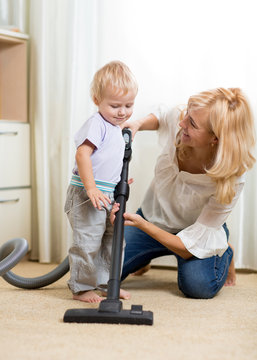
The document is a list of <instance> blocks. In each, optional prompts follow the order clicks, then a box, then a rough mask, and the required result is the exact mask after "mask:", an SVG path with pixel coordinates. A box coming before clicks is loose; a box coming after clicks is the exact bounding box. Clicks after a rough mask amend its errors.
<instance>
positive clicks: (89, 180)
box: [65, 61, 137, 303]
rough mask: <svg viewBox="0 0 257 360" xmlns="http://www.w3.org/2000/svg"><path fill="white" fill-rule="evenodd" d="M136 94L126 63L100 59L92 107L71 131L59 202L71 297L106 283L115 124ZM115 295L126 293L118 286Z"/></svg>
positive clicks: (120, 147)
mask: <svg viewBox="0 0 257 360" xmlns="http://www.w3.org/2000/svg"><path fill="white" fill-rule="evenodd" d="M136 95H137V82H136V80H135V78H134V76H133V74H132V73H131V71H130V69H129V68H128V67H127V66H126V65H125V64H123V63H122V62H120V61H112V62H110V63H108V64H106V65H105V66H103V67H102V68H101V69H99V70H98V71H97V72H96V74H95V76H94V79H93V82H92V86H91V96H92V100H93V101H94V103H95V105H96V106H97V107H98V111H97V112H96V113H95V114H93V115H92V116H91V117H90V118H89V119H88V120H87V121H86V122H85V123H84V124H83V126H82V127H81V128H80V129H79V130H78V132H77V133H76V134H75V139H74V140H75V145H76V148H77V151H76V157H75V159H76V161H75V165H74V169H73V171H72V177H71V182H70V185H69V187H68V191H67V198H66V203H65V212H66V213H67V216H68V219H69V221H70V224H71V227H72V230H73V244H72V246H71V248H70V249H69V263H70V279H69V281H68V286H69V288H70V290H71V291H72V293H73V299H74V300H79V301H85V302H90V303H98V302H100V301H101V300H102V297H101V296H99V294H98V293H97V292H96V291H95V290H102V291H104V290H106V288H107V282H108V280H109V268H110V261H111V248H112V239H113V226H112V225H111V223H110V219H109V215H110V211H111V208H112V204H113V201H114V194H113V192H114V188H115V186H116V184H117V183H118V182H119V180H120V174H121V170H122V165H123V157H124V150H125V142H124V139H123V136H122V131H121V127H120V126H121V125H122V124H123V123H124V122H125V121H126V120H128V119H129V118H130V117H131V115H132V113H133V106H134V101H135V97H136ZM120 296H121V297H122V298H124V299H127V298H129V297H130V295H129V293H128V292H126V291H124V290H121V291H120Z"/></svg>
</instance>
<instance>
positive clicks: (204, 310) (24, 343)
mask: <svg viewBox="0 0 257 360" xmlns="http://www.w3.org/2000/svg"><path fill="white" fill-rule="evenodd" d="M53 268H54V265H42V264H37V263H33V262H22V263H21V264H19V265H18V266H17V267H16V268H15V269H14V272H16V273H17V274H19V275H22V276H26V277H34V276H39V275H42V274H45V273H47V272H49V271H50V270H52V269H53ZM176 276H177V273H176V270H170V269H169V270H167V269H156V268H154V269H151V270H150V271H149V272H148V273H147V274H145V275H143V276H141V277H133V276H131V277H129V278H128V279H127V280H126V281H125V282H124V283H123V288H125V289H127V290H129V291H130V292H131V294H132V299H131V301H124V302H123V304H124V306H123V307H124V309H129V308H130V306H131V304H142V305H143V306H144V310H151V311H153V312H154V325H153V326H138V325H109V324H67V323H63V321H62V318H63V314H64V312H65V310H66V309H68V308H75V307H77V308H82V307H88V308H90V307H97V306H96V305H88V304H83V303H81V302H76V301H73V300H72V299H71V294H70V292H69V290H68V289H67V287H66V281H67V278H68V274H67V275H66V276H65V277H63V278H62V279H60V280H59V281H58V282H56V283H55V284H52V285H50V286H48V287H47V288H44V289H39V290H22V289H18V288H15V287H13V286H11V285H9V284H7V283H6V282H5V281H4V280H3V279H2V278H1V279H0V292H1V314H0V316H1V318H0V321H1V327H0V333H1V334H0V336H1V337H0V343H1V350H0V359H6V360H12V359H15V360H23V359H26V360H30V359H33V360H35V359H36V360H40V359H49V360H59V359H60V360H65V359H70V360H73V359H75V360H76V359H85V360H91V359H100V360H101V359H104V360H109V359H113V360H116V359H122V360H123V359H125V360H127V359H132V360H137V359H140V360H143V359H149V360H151V359H169V360H170V359H176V360H180V359H183V360H184V359H190V360H191V359H197V360H201V359H205V360H206V359H208V360H209V359H210V360H216V359H219V360H226V359H229V360H230V359H233V360H237V359H238V360H244V359H247V360H254V359H257V274H256V273H253V274H251V273H239V274H238V277H237V286H236V287H231V288H223V289H222V290H221V292H220V293H219V295H218V296H216V297H215V298H214V299H212V300H192V299H188V298H185V297H183V295H182V294H181V293H180V292H179V290H178V288H177V284H176Z"/></svg>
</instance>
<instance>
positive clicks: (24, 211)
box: [0, 188, 31, 244]
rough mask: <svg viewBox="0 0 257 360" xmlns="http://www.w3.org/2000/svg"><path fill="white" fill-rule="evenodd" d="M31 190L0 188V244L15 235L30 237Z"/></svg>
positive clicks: (28, 238) (28, 239)
mask: <svg viewBox="0 0 257 360" xmlns="http://www.w3.org/2000/svg"><path fill="white" fill-rule="evenodd" d="M30 214H31V190H30V189H29V188H24V189H11V190H0V219H1V221H0V223H1V235H0V244H3V243H5V242H6V241H7V240H9V239H13V238H16V237H19V238H20V237H22V238H25V239H26V240H27V241H28V242H30V238H31V230H30V229H31V216H30Z"/></svg>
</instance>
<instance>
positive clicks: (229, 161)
mask: <svg viewBox="0 0 257 360" xmlns="http://www.w3.org/2000/svg"><path fill="white" fill-rule="evenodd" d="M187 108H188V109H194V110H195V109H204V110H207V111H208V114H209V118H208V121H209V129H210V131H211V132H213V133H214V135H215V136H216V137H217V138H218V143H217V150H216V155H215V158H214V162H213V164H212V166H211V167H210V168H209V169H206V174H207V175H208V176H210V177H211V178H212V179H213V180H214V181H215V183H216V185H217V186H216V199H217V201H218V202H220V203H222V204H229V203H231V201H232V199H233V197H234V195H235V183H236V178H237V177H239V176H241V175H242V174H243V173H244V172H246V171H247V170H249V169H251V168H252V166H253V165H254V162H255V158H254V156H253V155H252V153H251V151H252V150H253V147H254V145H255V129H254V120H253V116H252V112H251V109H250V106H249V104H248V102H247V100H246V98H245V96H244V95H243V93H242V91H241V89H238V88H229V89H224V88H217V89H214V90H209V91H203V92H201V93H200V94H198V95H195V96H191V97H190V98H189V101H188V105H187ZM183 116H184V113H181V118H183ZM178 139H179V136H178ZM178 147H180V145H178ZM181 147H182V149H181V154H186V153H187V151H186V150H187V149H186V146H183V145H182V146H181ZM183 147H185V148H184V149H183Z"/></svg>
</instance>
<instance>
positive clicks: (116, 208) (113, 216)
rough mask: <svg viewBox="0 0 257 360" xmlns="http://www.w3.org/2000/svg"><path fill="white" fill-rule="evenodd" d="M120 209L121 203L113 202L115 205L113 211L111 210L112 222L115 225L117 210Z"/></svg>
mask: <svg viewBox="0 0 257 360" xmlns="http://www.w3.org/2000/svg"><path fill="white" fill-rule="evenodd" d="M119 209H120V204H119V203H114V204H113V207H112V211H111V214H110V222H111V224H112V225H113V224H114V221H115V218H116V215H115V214H116V212H118V211H119Z"/></svg>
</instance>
